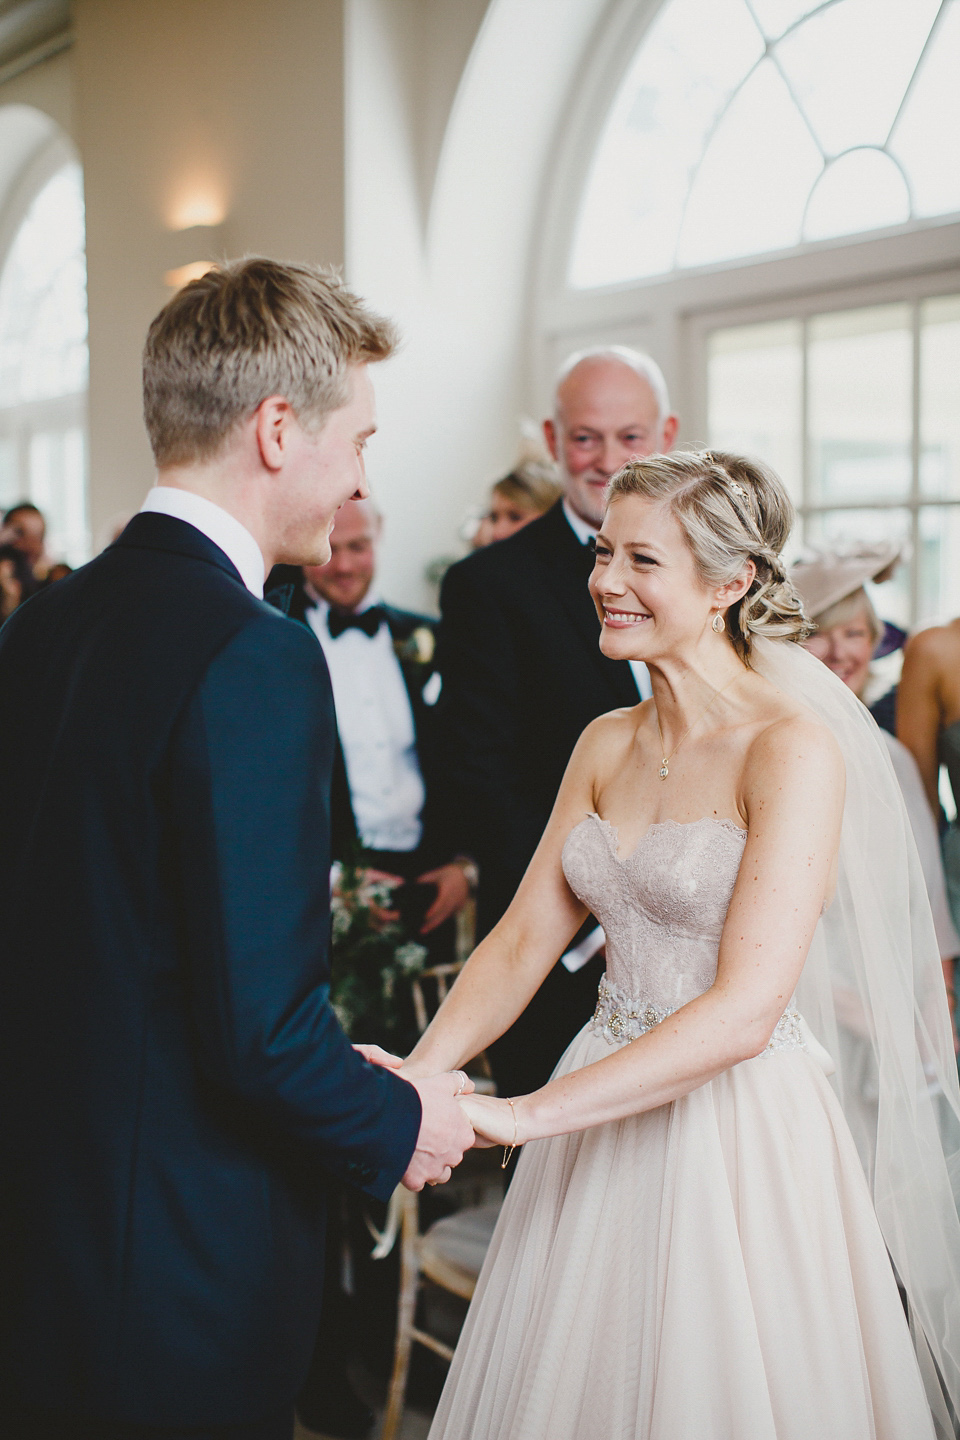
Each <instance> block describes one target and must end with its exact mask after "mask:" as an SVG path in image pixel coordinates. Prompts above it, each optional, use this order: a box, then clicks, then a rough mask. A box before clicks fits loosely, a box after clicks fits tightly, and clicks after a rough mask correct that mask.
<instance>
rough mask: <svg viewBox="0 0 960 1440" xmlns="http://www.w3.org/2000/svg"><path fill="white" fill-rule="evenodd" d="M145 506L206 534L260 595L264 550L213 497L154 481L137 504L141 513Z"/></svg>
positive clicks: (245, 583) (242, 577)
mask: <svg viewBox="0 0 960 1440" xmlns="http://www.w3.org/2000/svg"><path fill="white" fill-rule="evenodd" d="M145 510H146V511H150V512H152V513H153V514H156V515H171V516H172V517H173V519H174V520H185V521H186V523H187V524H188V525H192V526H193V528H194V529H195V530H199V531H200V533H201V535H206V537H207V539H208V540H212V541H213V543H214V545H216V546H217V547H218V549H220V550H222V551H223V553H224V555H226V557H227V559H228V560H230V561H232V563H233V564H234V565H235V566H236V567H237V569H238V570H239V572H240V579H241V580H242V581H243V583H244V585H246V587H247V589H248V590H249V591H250V593H251V595H257V596H259V598H260V599H261V600H262V599H263V582H264V580H265V579H266V576H267V567H266V565H265V563H264V559H263V554H262V553H261V550H260V546H259V545H258V544H257V542H256V540H254V538H253V536H252V535H251V534H250V531H249V530H248V529H247V527H246V526H245V525H241V524H240V521H239V520H237V519H236V517H235V516H233V515H231V514H230V513H229V512H228V511H226V510H224V509H222V507H221V506H219V505H214V503H213V501H212V500H205V499H204V497H203V496H202V495H196V494H194V492H193V491H192V490H179V489H177V488H176V486H174V485H154V487H153V489H152V490H149V491H148V492H147V498H146V500H144V502H143V504H142V505H141V506H140V511H141V514H142V513H143V512H144V511H145Z"/></svg>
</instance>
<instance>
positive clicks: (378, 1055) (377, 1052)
mask: <svg viewBox="0 0 960 1440" xmlns="http://www.w3.org/2000/svg"><path fill="white" fill-rule="evenodd" d="M353 1048H354V1050H356V1051H358V1052H359V1053H360V1054H361V1055H362V1056H363V1058H364V1060H367V1061H369V1063H370V1064H371V1065H382V1066H383V1068H384V1070H399V1069H400V1066H401V1065H402V1064H403V1061H402V1060H401V1059H400V1056H399V1055H391V1054H390V1051H389V1050H384V1049H383V1048H382V1047H381V1046H379V1045H354V1047H353Z"/></svg>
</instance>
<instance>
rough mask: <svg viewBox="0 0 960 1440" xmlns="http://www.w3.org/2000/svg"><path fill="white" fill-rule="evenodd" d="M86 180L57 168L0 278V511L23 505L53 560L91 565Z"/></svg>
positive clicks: (73, 169) (76, 171) (73, 168)
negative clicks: (39, 519) (40, 516)
mask: <svg viewBox="0 0 960 1440" xmlns="http://www.w3.org/2000/svg"><path fill="white" fill-rule="evenodd" d="M86 393H87V276H86V260H85V230H84V208H83V178H82V174H81V170H80V166H79V165H78V164H76V163H75V162H73V161H71V162H70V163H68V164H66V165H64V166H62V167H61V168H60V169H58V170H57V171H56V173H55V174H54V175H53V176H52V177H51V178H50V179H48V180H47V181H46V183H45V184H44V185H43V186H42V188H41V189H40V190H39V192H38V193H37V194H36V196H35V197H34V199H33V201H32V202H31V204H30V205H29V208H28V209H27V211H26V213H25V215H24V216H23V219H22V221H21V223H20V226H19V229H18V230H17V233H16V235H15V237H14V240H13V243H12V244H11V246H10V248H9V250H8V252H7V255H6V259H5V261H4V263H3V269H2V272H0V505H2V506H3V507H4V508H5V507H6V506H8V505H10V504H13V503H15V502H16V501H18V500H21V499H30V500H32V501H33V502H34V504H36V505H38V506H39V507H40V509H41V510H42V511H43V512H44V514H45V515H46V517H47V522H48V536H47V548H48V550H49V553H50V554H51V556H52V557H53V558H56V559H65V560H67V561H69V562H70V563H71V564H79V563H82V562H83V561H84V560H86V559H88V558H89V552H90V536H89V528H88V523H87V505H86V423H85V416H86Z"/></svg>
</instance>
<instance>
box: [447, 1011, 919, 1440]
mask: <svg viewBox="0 0 960 1440" xmlns="http://www.w3.org/2000/svg"><path fill="white" fill-rule="evenodd" d="M609 1053H610V1048H609V1045H608V1043H607V1042H606V1041H605V1040H604V1039H603V1038H602V1037H601V1036H599V1035H597V1034H595V1033H594V1032H593V1031H592V1030H591V1029H590V1028H589V1027H587V1028H585V1029H584V1030H583V1031H581V1032H580V1034H579V1035H578V1036H577V1037H576V1039H575V1040H574V1041H573V1043H572V1044H571V1046H570V1048H569V1049H568V1050H567V1052H566V1054H565V1055H564V1057H563V1059H562V1060H561V1062H560V1065H559V1067H558V1071H557V1073H558V1074H559V1073H565V1072H568V1071H571V1070H576V1069H579V1068H580V1067H581V1066H583V1065H587V1064H590V1063H591V1062H592V1061H594V1060H599V1059H601V1058H602V1057H603V1056H604V1055H608V1054H609ZM933 1434H934V1430H933V1423H932V1420H931V1417H930V1411H929V1408H928V1405H927V1402H926V1399H925V1396H924V1392H923V1387H922V1383H921V1379H920V1373H919V1368H918V1365H917V1361H916V1358H915V1355H914V1350H913V1345H912V1343H911V1339H910V1334H909V1330H908V1326H907V1322H906V1319H905V1316H904V1312H903V1307H902V1305H901V1302H900V1296H899V1293H898V1290H897V1286H896V1283H895V1280H894V1277H893V1273H892V1270H891V1266H890V1261H889V1258H888V1256H887V1252H886V1249H885V1247H884V1243H883V1239H882V1237H881V1234H880V1230H879V1227H878V1224H877V1220H876V1217H875V1214H874V1211H873V1206H872V1204H871V1200H870V1195H869V1192H868V1189H867V1184H866V1181H865V1179H864V1175H863V1170H862V1167H861V1164H860V1160H859V1158H858V1156H857V1152H856V1149H855V1147H854V1143H853V1140H852V1138H851V1135H850V1132H849V1130H848V1128H847V1125H846V1122H845V1120H844V1117H843V1113H842V1111H841V1109H840V1105H839V1102H838V1100H837V1098H836V1096H835V1094H834V1092H833V1090H832V1088H831V1086H830V1084H829V1081H828V1080H827V1079H826V1077H825V1075H824V1074H823V1071H822V1070H821V1068H820V1067H819V1066H818V1065H817V1063H816V1061H815V1060H814V1059H813V1058H812V1057H811V1055H809V1054H808V1053H807V1052H806V1051H804V1050H799V1049H794V1050H785V1051H780V1052H775V1053H771V1054H764V1055H761V1056H759V1057H758V1058H757V1059H754V1060H748V1061H745V1062H744V1063H743V1064H741V1065H737V1066H735V1067H734V1068H733V1069H732V1070H729V1071H727V1072H725V1073H724V1074H723V1075H721V1076H719V1077H718V1078H717V1079H716V1080H713V1081H711V1082H710V1083H709V1084H707V1085H704V1086H702V1087H701V1088H700V1089H698V1090H695V1091H693V1092H692V1093H691V1094H689V1095H687V1096H685V1097H684V1098H683V1099H680V1100H677V1101H674V1102H673V1103H672V1104H669V1105H664V1106H662V1107H661V1108H659V1109H657V1110H653V1111H650V1112H649V1113H647V1114H643V1115H635V1116H630V1117H629V1118H628V1119H626V1120H621V1121H617V1122H615V1123H611V1124H608V1125H601V1126H597V1127H595V1128H594V1129H592V1130H587V1131H584V1132H582V1133H580V1134H576V1135H568V1136H560V1137H557V1138H554V1139H550V1140H538V1141H534V1142H532V1143H530V1144H528V1145H527V1146H526V1147H525V1149H524V1151H523V1154H522V1155H521V1157H520V1161H519V1164H518V1167H517V1171H516V1175H515V1177H514V1180H513V1183H512V1185H511V1186H510V1190H509V1192H508V1195H507V1199H506V1202H505V1204H504V1207H503V1211H502V1214H501V1217H500V1220H499V1223H498V1225H497V1229H496V1232H495V1234H494V1237H493V1241H492V1244H491V1247H490V1250H489V1253H488V1255H487V1259H486V1262H485V1265H484V1268H483V1272H482V1274H481V1276H480V1281H479V1284H478V1287H477V1292H476V1295H475V1297H474V1300H473V1303H472V1305H471V1307H470V1311H469V1314H468V1316H467V1320H466V1324H465V1327H464V1331H463V1335H462V1337H461V1340H460V1344H459V1346H458V1348H457V1352H456V1355H455V1357H454V1360H453V1364H452V1366H451V1370H450V1375H449V1379H448V1381H447V1385H446V1387H445V1389H444V1392H443V1396H442V1398H441V1401H440V1405H439V1408H438V1410H437V1414H436V1418H435V1420H434V1424H433V1427H432V1429H431V1431H430V1440H641V1437H642V1440H932V1437H933Z"/></svg>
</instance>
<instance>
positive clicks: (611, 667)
mask: <svg viewBox="0 0 960 1440" xmlns="http://www.w3.org/2000/svg"><path fill="white" fill-rule="evenodd" d="M676 432H677V419H676V416H674V415H672V414H671V413H670V404H669V399H668V397H667V389H666V384H665V382H664V379H663V376H662V374H661V372H660V370H659V368H658V367H657V365H656V364H655V363H654V361H653V360H651V359H650V357H649V356H646V355H642V354H640V353H638V352H637V351H633V350H629V349H627V348H626V347H622V346H614V347H611V348H606V349H597V350H591V351H584V352H581V353H579V354H577V355H574V356H572V357H571V358H570V359H569V360H568V361H567V363H566V364H565V365H564V367H563V368H562V370H561V372H560V375H559V378H558V383H557V388H556V395H555V402H554V412H553V415H552V417H551V418H550V419H548V420H546V421H545V422H544V434H545V436H546V440H547V444H548V446H549V448H550V452H551V454H552V455H553V457H554V459H555V460H556V461H557V463H558V465H559V467H560V473H561V479H562V481H563V486H564V494H563V498H562V500H561V501H560V502H559V503H558V504H557V505H555V506H554V507H553V508H552V509H551V510H549V511H548V512H547V513H546V515H544V516H542V517H541V519H539V520H535V521H534V522H533V523H532V524H530V525H528V526H526V527H525V528H524V529H523V530H521V531H519V532H518V533H517V534H516V535H513V536H511V537H510V538H509V539H507V540H502V541H499V542H498V543H496V544H494V545H490V546H488V547H487V548H486V549H483V550H478V551H476V552H475V553H474V554H472V555H469V556H468V557H467V558H466V559H465V560H462V561H460V562H459V563H458V564H456V565H454V566H452V567H451V569H450V570H449V571H448V572H447V575H446V577H445V579H444V583H443V588H442V591H441V599H440V605H441V612H442V621H441V627H440V647H439V664H440V670H441V673H442V676H443V691H442V696H441V700H440V702H439V705H440V708H439V715H438V719H439V720H440V723H441V726H442V732H443V764H444V779H445V791H446V794H447V796H448V797H449V801H450V803H451V804H452V805H454V806H455V807H456V810H457V812H458V813H459V814H460V815H461V816H462V817H463V823H464V825H465V826H467V827H468V828H467V829H466V830H465V834H464V841H465V844H466V846H467V848H468V849H469V851H470V853H471V854H472V855H473V856H474V857H475V858H476V860H477V863H478V864H479V867H480V889H479V896H478V922H479V928H480V933H481V934H483V933H485V932H486V931H487V930H489V929H490V928H491V927H492V926H493V925H494V924H496V922H497V920H498V919H499V918H500V916H501V915H502V914H503V912H504V910H505V909H506V908H507V906H508V905H509V903H510V901H511V899H512V898H513V895H514V893H515V892H516V889H517V886H518V885H519V883H520V880H521V879H522V877H523V873H524V871H525V869H526V867H527V864H528V862H529V860H530V857H531V856H532V854H533V852H534V850H535V849H536V846H537V844H538V842H539V840H540V836H541V833H542V832H543V829H544V826H545V825H546V822H547V819H548V817H549V814H550V810H551V808H552V806H553V802H554V800H555V798H556V795H557V791H558V789H559V787H560V781H561V779H562V778H563V772H564V769H565V767H566V764H567V761H568V759H569V758H570V754H571V751H572V750H573V747H574V745H575V744H576V742H577V739H578V738H579V736H580V734H581V732H582V731H583V730H584V728H585V727H586V726H587V725H588V724H589V723H590V721H591V720H594V719H595V718H596V717H597V716H598V715H602V714H603V713H604V712H605V711H607V710H612V709H615V708H616V707H618V706H622V705H635V704H636V703H637V701H638V699H641V698H646V697H647V696H649V694H650V689H649V677H648V676H647V674H646V669H645V667H644V666H642V665H639V664H636V665H631V664H628V663H627V662H625V661H614V660H609V659H607V657H606V656H604V655H602V654H601V653H600V649H599V636H600V622H599V620H598V618H597V615H596V612H595V610H594V606H593V601H592V600H591V599H590V595H589V593H588V591H587V580H588V578H589V575H590V572H591V570H592V568H593V548H592V547H593V538H594V536H595V535H596V532H597V530H598V528H599V526H600V523H601V521H602V519H603V508H604V499H605V494H606V487H607V483H608V482H609V480H610V477H611V476H612V475H613V474H614V473H615V471H616V470H618V469H619V468H620V466H621V465H623V464H624V463H625V462H626V461H627V460H629V459H630V457H631V456H633V455H649V454H652V453H654V452H656V451H662V450H668V449H669V448H670V446H671V445H672V444H673V441H674V438H675V436H676ZM602 941H603V936H602V932H598V931H597V927H596V925H595V922H588V925H587V926H585V927H584V931H583V932H582V933H581V935H580V936H579V937H578V938H577V942H576V944H575V945H574V946H572V948H571V951H570V952H569V953H568V955H567V956H565V957H564V959H563V961H561V962H558V964H557V965H556V966H555V967H554V969H553V970H552V971H551V973H550V974H549V975H548V976H547V979H546V980H545V981H544V983H543V985H542V986H541V988H540V990H539V991H538V993H537V995H536V996H535V997H534V999H533V1000H532V1001H531V1003H530V1005H529V1006H528V1007H527V1009H526V1011H525V1012H524V1014H523V1015H522V1016H521V1017H520V1019H519V1020H518V1021H517V1023H516V1024H515V1025H514V1026H513V1027H512V1028H511V1029H510V1030H509V1031H508V1032H507V1034H506V1035H504V1036H503V1037H502V1039H501V1040H499V1041H498V1042H497V1043H496V1044H495V1045H494V1046H492V1047H491V1049H490V1051H489V1052H488V1053H489V1055H490V1060H491V1065H492V1068H493V1072H494V1077H495V1079H496V1081H497V1087H498V1089H499V1091H500V1093H501V1094H502V1095H515V1094H526V1093H528V1092H529V1091H531V1090H535V1089H537V1088H539V1086H541V1085H543V1084H544V1083H545V1082H546V1081H547V1080H548V1079H549V1076H550V1073H551V1071H552V1070H553V1067H554V1066H555V1065H556V1063H557V1061H558V1059H559V1058H560V1055H561V1054H562V1053H563V1051H564V1049H565V1048H566V1046H567V1045H568V1044H569V1042H570V1040H571V1039H572V1038H573V1036H574V1035H575V1034H576V1032H577V1031H578V1030H579V1029H580V1027H581V1026H582V1025H583V1024H584V1022H585V1021H586V1020H587V1019H588V1018H589V1016H590V1013H591V1011H592V1010H593V1007H594V1005H595V1003H596V994H597V981H598V979H599V973H600V962H599V960H598V959H597V958H596V953H597V950H598V948H599V946H600V945H602Z"/></svg>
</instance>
